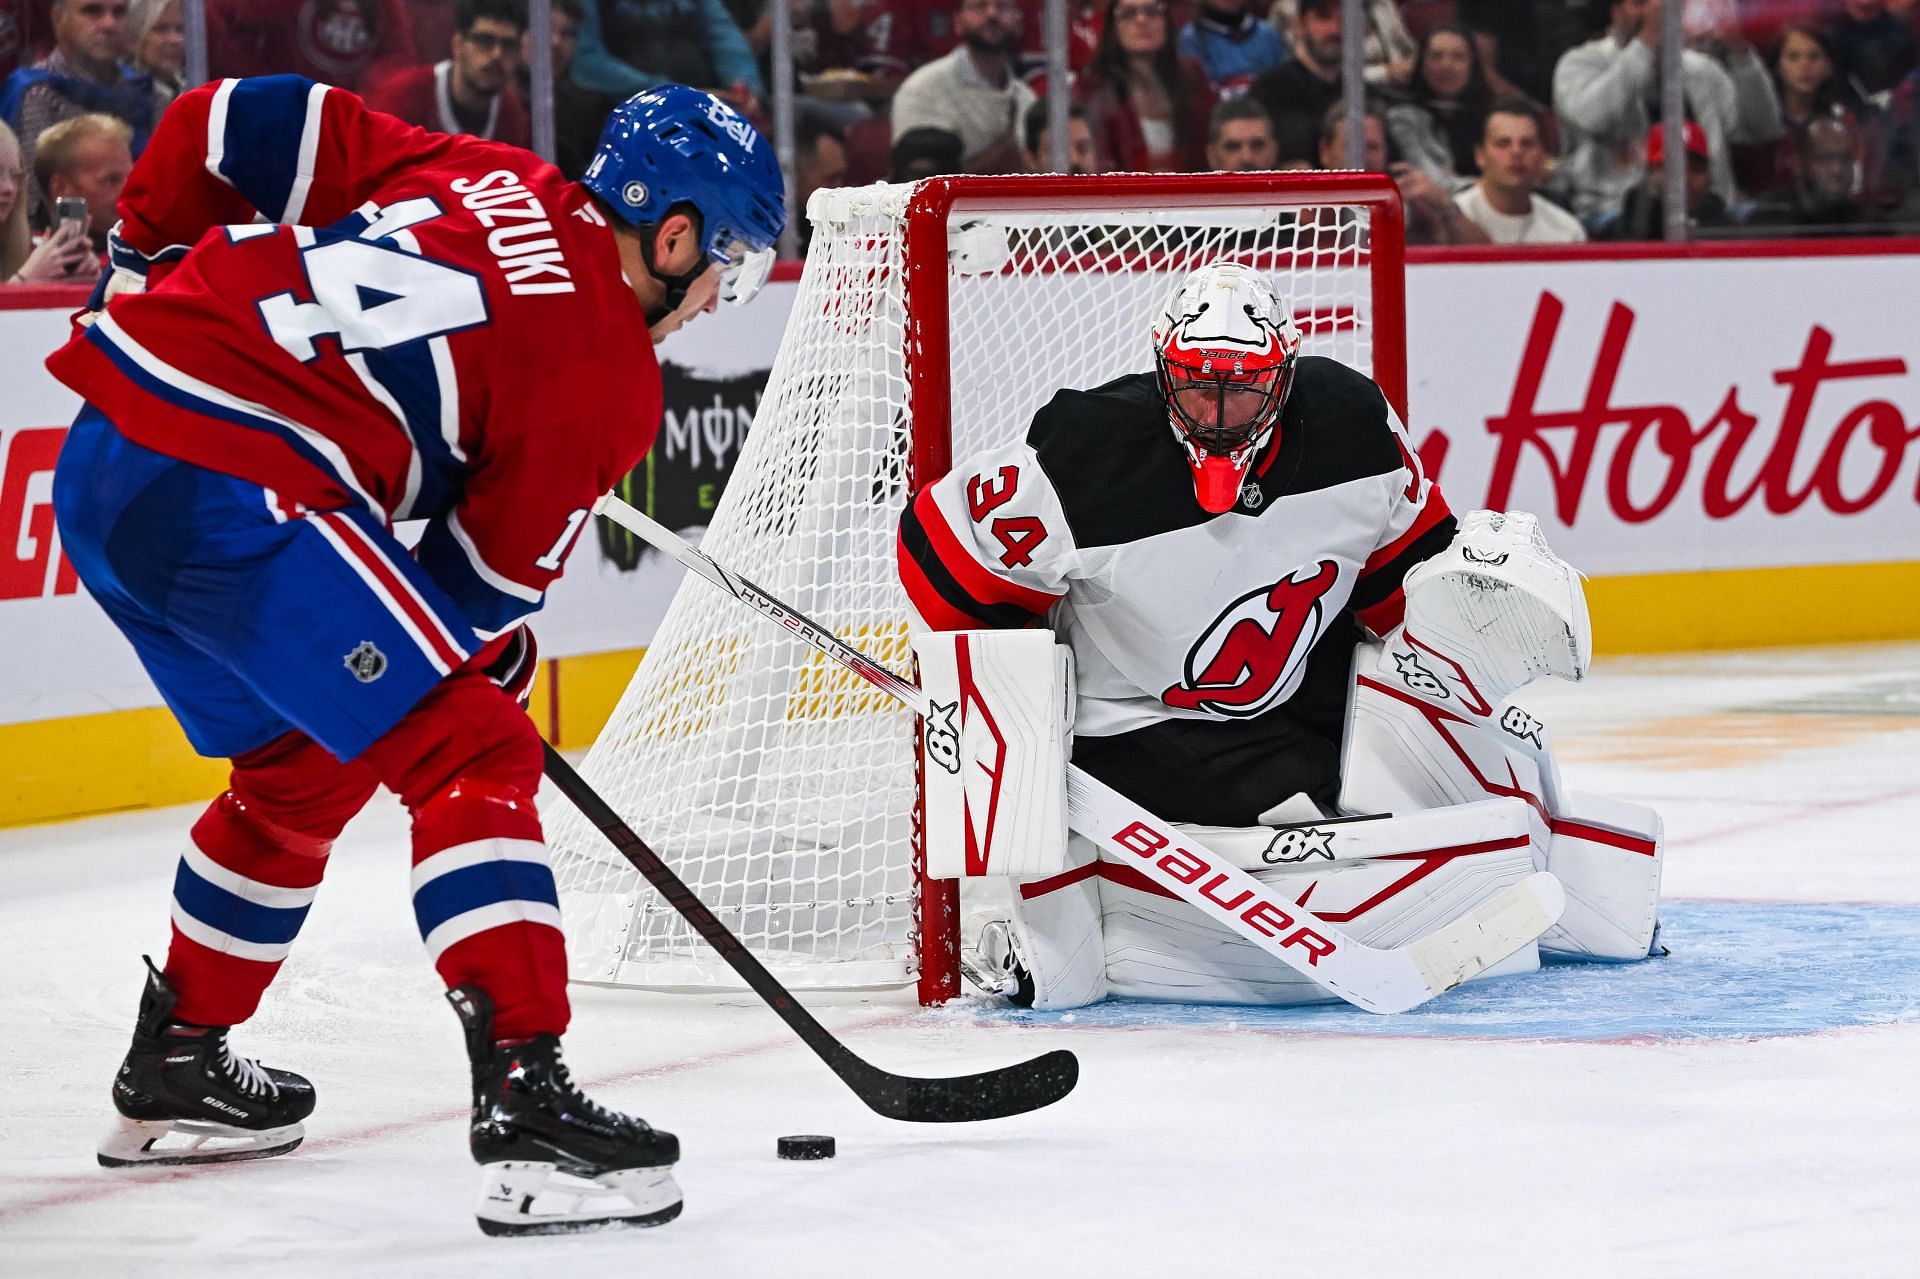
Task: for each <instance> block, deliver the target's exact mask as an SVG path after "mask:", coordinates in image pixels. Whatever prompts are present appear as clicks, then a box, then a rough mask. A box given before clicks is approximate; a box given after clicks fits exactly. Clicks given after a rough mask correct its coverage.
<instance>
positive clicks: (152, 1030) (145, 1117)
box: [97, 959, 313, 1168]
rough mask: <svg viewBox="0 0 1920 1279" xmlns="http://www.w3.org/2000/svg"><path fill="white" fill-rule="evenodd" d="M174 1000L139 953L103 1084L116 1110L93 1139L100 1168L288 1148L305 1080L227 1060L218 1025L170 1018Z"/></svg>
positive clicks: (221, 1158)
mask: <svg viewBox="0 0 1920 1279" xmlns="http://www.w3.org/2000/svg"><path fill="white" fill-rule="evenodd" d="M175 1003H176V997H175V994H174V990H173V987H172V986H171V985H169V984H168V983H167V979H166V978H165V977H164V976H162V975H161V973H160V970H159V969H157V968H155V967H154V966H153V961H152V960H151V959H149V960H148V961H147V988H146V990H145V992H144V993H143V994H142V995H141V998H140V1016H139V1020H138V1021H137V1022H136V1024H135V1027H134V1035H133V1046H132V1048H131V1049H130V1050H129V1051H128V1053H127V1057H126V1060H125V1061H123V1062H122V1063H121V1064H120V1073H119V1074H118V1075H116V1076H115V1077H114V1081H113V1105H114V1109H115V1110H118V1111H119V1112H120V1115H119V1119H118V1121H117V1122H116V1124H115V1125H114V1127H113V1129H112V1130H111V1131H110V1132H108V1133H107V1135H106V1137H105V1138H104V1139H103V1140H102V1141H101V1143H100V1147H99V1150H98V1152H97V1153H98V1156H99V1160H100V1165H101V1167H103V1168H128V1167H136V1166H143V1165H147V1164H200V1163H228V1162H231V1161H234V1160H239V1159H265V1158H268V1157H269V1156H272V1155H283V1154H285V1153H287V1152H288V1151H289V1150H292V1149H293V1148H294V1147H295V1146H298V1145H299V1144H300V1142H301V1140H302V1138H303V1137H304V1136H305V1135H306V1130H305V1129H304V1128H302V1127H301V1124H300V1121H301V1120H303V1119H305V1118H306V1117H307V1116H308V1115H309V1114H311V1113H313V1085H312V1084H310V1083H308V1082H307V1081H306V1080H305V1079H303V1078H301V1077H300V1076H299V1075H296V1074H294V1073H292V1072H291V1071H285V1070H274V1069H272V1068H270V1067H266V1066H262V1065H260V1064H259V1063H258V1062H255V1061H251V1060H249V1059H248V1058H245V1057H236V1056H234V1054H233V1050H232V1049H231V1048H229V1047H228V1046H227V1027H225V1026H196V1025H191V1024H188V1023H186V1022H176V1021H174V1020H172V1017H173V1009H174V1004H175Z"/></svg>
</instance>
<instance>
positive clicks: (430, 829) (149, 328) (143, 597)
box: [48, 76, 785, 1233]
mask: <svg viewBox="0 0 1920 1279" xmlns="http://www.w3.org/2000/svg"><path fill="white" fill-rule="evenodd" d="M120 211H121V224H120V226H119V228H118V229H117V231H116V234H115V236H114V239H113V244H112V261H113V264H114V268H113V271H112V272H111V274H110V276H109V277H108V278H106V279H103V281H102V287H101V289H100V290H98V291H97V293H96V302H95V307H96V310H95V312H94V314H93V315H92V316H91V317H90V318H91V322H90V323H87V324H85V325H84V327H83V328H82V329H81V330H80V331H79V332H78V333H77V334H76V336H75V338H74V340H73V341H71V342H70V343H69V344H68V345H67V346H66V347H64V348H63V349H61V350H60V351H59V352H57V353H56V354H55V355H54V356H53V357H52V358H51V359H50V360H49V361H48V364H49V367H50V368H51V369H52V370H53V372H54V373H55V374H56V376H58V377H59V378H60V379H61V380H62V381H63V382H65V383H66V384H67V385H69V386H71V387H72V388H74V389H75V390H76V391H78V392H79V393H80V394H81V395H82V396H83V397H84V398H85V400H86V406H85V408H84V409H83V410H82V412H81V414H80V416H79V418H78V420H77V421H76V422H75V424H74V427H73V429H72V431H71V432H70V433H69V436H68V439H67V443H66V446H65V449H64V451H63V453H62V455H61V459H60V463H59V467H58V470H57V472H56V474H55V486H54V504H55V510H56V513H57V515H58V518H59V523H60V530H61V534H62V538H63V541H64V545H65V548H66V551H67V553H68V555H69V556H70V557H71V558H72V560H73V562H74V565H75V567H76V569H77V570H78V571H79V574H80V576H81V578H82V580H83V581H84V582H85V583H86V585H87V587H88V589H89V591H90V592H91V593H92V594H93V596H94V597H95V598H96V599H97V600H98V601H99V603H100V604H101V606H102V607H103V608H104V609H105V610H106V611H107V613H108V614H109V615H110V616H111V617H112V618H113V620H114V621H115V623H116V624H117V625H118V626H119V627H120V629H121V630H122V631H123V632H124V633H125V634H126V636H127V637H128V639H129V640H130V641H131V642H132V643H133V645H134V647H135V649H136V650H137V651H138V653H139V655H140V657H141V659H142V661H143V663H144V664H145V666H146V668H147V670H148V672H149V673H150V674H151V676H152V677H153V679H154V682H155V684H156V685H157V686H158V687H159V689H160V691H161V693H162V695H163V696H164V697H165V698H166V700H167V703H168V705H169V706H170V707H171V708H172V709H173V711H174V712H175V714H176V715H177V716H178V718H179V719H180V722H181V724H182V726H183V727H184V728H185V730H186V733H187V735H188V738H189V740H191V741H192V743H193V745H194V746H195V748H196V749H198V750H199V751H200V752H201V753H202V754H206V755H210V756H217V757H227V758H231V759H232V761H233V771H232V775H231V781H230V784H229V787H228V789H227V791H226V793H224V794H223V795H221V796H220V797H219V798H218V799H217V800H215V801H214V802H213V804H212V805H211V806H210V807H209V808H208V809H207V811H206V813H205V814H203V815H202V816H201V818H200V819H199V821H198V822H197V823H196V824H195V825H194V828H193V833H192V837H191V839H190V841H189V843H188V846H187V848H186V851H185V853H184V855H183V856H182V858H181V861H180V865H179V869H178V872H177V874H176V878H175V881H174V893H173V905H172V919H173V939H172V945H171V949H170V950H169V952H168V956H167V962H166V965H165V967H164V969H153V968H152V967H151V965H149V967H150V975H149V979H148V984H147V988H146V993H145V996H144V998H143V1000H142V1004H141V1008H140V1014H139V1018H138V1021H137V1026H136V1031H135V1035H134V1041H133V1047H132V1050H131V1051H130V1052H129V1054H128V1056H127V1059H126V1062H125V1064H124V1065H123V1066H122V1067H121V1070H120V1073H119V1076H118V1078H117V1079H116V1080H115V1082H114V1088H113V1102H114V1105H115V1107H116V1109H117V1110H118V1112H119V1116H120V1119H119V1122H118V1125H117V1126H116V1128H115V1129H114V1130H113V1132H112V1133H111V1134H110V1135H109V1137H108V1138H107V1140H106V1141H105V1142H104V1143H103V1144H102V1146H101V1148H100V1162H101V1163H102V1164H106V1165H109V1166H121V1165H139V1164H145V1163H154V1162H173V1163H181V1162H199V1161H208V1160H222V1159H246V1158H259V1157H263V1156H266V1155H274V1154H280V1153H284V1152H285V1151H288V1150H291V1149H293V1148H294V1147H295V1146H296V1145H298V1144H299V1142H300V1140H301V1136H302V1128H301V1120H302V1119H304V1117H305V1116H306V1115H307V1114H308V1113H309V1112H310V1111H311V1109H312V1107H313V1102H314V1092H313V1088H312V1086H311V1085H310V1084H309V1083H308V1082H307V1081H306V1080H305V1079H303V1078H301V1077H300V1076H298V1075H295V1074H293V1073H291V1072H289V1071H284V1070H278V1069H269V1068H265V1067H262V1066H259V1065H258V1064H256V1063H254V1062H252V1061H250V1060H248V1059H246V1058H242V1057H237V1056H235V1055H233V1053H232V1051H231V1050H230V1049H229V1048H228V1045H227V1032H228V1029H229V1028H230V1027H232V1026H233V1025H235V1024H237V1023H239V1022H242V1021H245V1020H246V1019H247V1018H248V1017H249V1016H251V1015H252V1013H253V1012H254V1010H255V1008H256V1007H257V1005H258V1004H259V1001H260V999H261V997H262V995H263V994H264V992H265V990H266V988H267V986H268V984H269V983H270V982H271V981H272V980H273V977H274V974H275V973H276V972H277V971H278V969H279V967H280V964H281V961H282V960H283V959H284V957H285V956H286V954H287V951H288V949H289V947H290V946H291V945H292V943H293V941H294V939H295V936H296V934H297V933H298V931H299V928H300V925H301V922H302V921H303V919H304V917H305V915H306V913H307V910H308V907H309V904H310V903H311V902H312V900H313V897H314V894H315V892H316V891H317V889H318V887H319V885H320V882H321V879H322V876H323V875H324V873H325V869H326V865H327V855H328V850H329V848H330V846H331V844H332V841H333V840H334V838H335V837H336V836H337V835H338V834H339V832H340V830H341V829H342V827H343V826H344V825H345V824H346V822H347V821H348V819H350V818H351V817H352V816H353V815H354V814H355V813H356V812H358V811H359V809H360V808H361V806H362V805H363V804H365V802H366V801H367V799H368V798H369V797H370V796H371V794H372V793H373V791H374V790H375V789H376V787H378V786H380V785H385V786H387V787H388V788H389V789H391V790H393V791H394V792H395V793H396V794H397V795H398V796H399V797H400V799H401V800H402V802H403V803H404V804H405V805H406V806H407V808H408V810H409V811H410V812H411V814H412V818H413V875H412V896H413V906H414V912H415V916H416V918H417V921H418V924H419V928H420V933H421V936H422V938H423V940H424V941H425V943H426V947H427V950H428V952H429V954H430V956H431V957H432V959H433V961H434V964H435V965H436V967H437V968H438V970H439V972H440V974H441V976H442V978H443V979H444V980H445V981H446V983H447V985H448V987H449V988H450V990H449V998H450V999H451V1000H452V1002H453V1004H454V1007H455V1009H456V1011H457V1012H458V1013H459V1014H460V1016H461V1018H462V1020H463V1022H464V1024H465V1026H466V1032H467V1042H468V1047H469V1051H470V1055H471V1058H472V1066H473V1078H474V1090H475V1092H474V1122H473V1130H472V1135H471V1147H472V1150H473V1154H474V1157H475V1159H476V1160H477V1161H479V1162H480V1163H482V1164H483V1165H486V1167H487V1179H486V1184H485V1185H484V1186H483V1192H482V1200H481V1209H480V1216H481V1225H482V1227H483V1228H484V1229H486V1230H488V1232H489V1233H503V1232H519V1231H536V1230H550V1229H568V1228H579V1227H581V1226H583V1225H588V1224H596V1223H599V1222H603V1221H608V1220H615V1221H622V1222H626V1223H630V1224H654V1223H656V1222H660V1221H665V1220H668V1219H670V1218H671V1217H673V1216H675V1215H677V1213H678V1212H679V1209H680V1192H679V1190H678V1188H677V1187H676V1186H675V1185H674V1182H673V1177H672V1165H673V1163H674V1162H675V1160H676V1159H677V1158H678V1143H677V1142H676V1141H675V1139H674V1138H673V1136H672V1135H671V1134H669V1133H665V1132H660V1131H657V1130H654V1129H651V1128H649V1127H648V1126H647V1125H646V1124H645V1123H644V1122H643V1121H641V1120H639V1119H635V1118H631V1117H628V1116H624V1115H619V1114H615V1113H613V1112H610V1111H607V1110H605V1109H603V1108H601V1107H600V1106H598V1105H596V1104H595V1103H594V1102H592V1101H591V1100H590V1099H588V1098H586V1097H584V1096H583V1095H582V1094H581V1093H580V1092H579V1091H578V1090H577V1089H576V1088H575V1087H574V1086H573V1084H572V1083H571V1082H570V1081H569V1079H568V1076H567V1073H566V1067H565V1066H564V1064H563V1063H562V1061H561V1057H560V1040H559V1036H560V1035H561V1033H562V1032H563V1031H565V1029H566V1027H567V1020H568V1004H567V996H566V988H565V981H566V958H565V953H564V943H563V939H562V936H561V933H560V930H559V912H558V902H557V896H556V893H555V889H554V882H553V876H552V873H551V871H550V870H549V868H548V865H547V860H546V852H545V848H544V846H543V844H542V837H541V827H540V821H539V818H538V815H537V814H536V812H535V809H534V795H535V792H536V790H537V788H538V786H539V781H540V774H541V745H540V741H539V738H538V736H537V735H536V733H535V731H534V729H533V726H532V724H531V721H529V720H528V718H527V716H526V715H525V714H524V713H523V710H522V705H523V704H524V699H525V695H526V691H527V688H528V685H529V683H530V681H531V679H532V676H533V670H534V666H535V651H534V642H533V636H532V634H531V632H530V631H529V630H528V629H527V627H526V624H525V620H524V619H525V618H526V617H527V616H528V615H529V614H531V613H532V612H534V611H535V610H537V609H538V608H539V607H540V604H541V601H542V599H543V596H544V593H545V591H546V590H547V588H548V586H549V585H550V584H551V583H552V582H553V580H554V579H555V578H556V577H558V576H559V574H560V570H561V565H562V562H563V561H564V559H565V558H566V556H567V554H568V552H569V551H570V550H571V548H572V546H573V545H574V543H575V541H576V540H577V539H578V537H579V536H580V533H581V531H582V529H583V528H584V527H585V525H586V522H587V519H588V513H589V509H590V507H591V506H592V504H593V502H594V500H595V498H596V497H597V496H598V495H599V494H601V493H602V492H604V491H606V490H607V489H608V488H610V487H611V486H612V485H613V484H614V482H615V481H616V480H617V479H618V478H619V477H620V476H621V475H623V474H624V473H626V472H627V471H628V470H629V469H631V468H632V467H633V466H634V465H636V464H637V463H638V462H639V460H640V459H641V458H642V457H643V456H644V455H645V454H646V452H647V450H648V449H649V448H650V447H651V445H652V443H653V438H654V434H655V432H656V430H657V429H658V425H659V421H660V415H661V384H660V376H659V370H658V366H657V364H656V362H655V358H654V351H653V347H654V343H655V342H657V341H659V340H661V339H662V338H664V337H666V336H667V335H668V334H670V333H672V332H673V331H674V330H675V329H676V328H678V327H679V326H680V325H681V324H683V323H685V322H686V321H687V320H688V319H689V318H691V317H693V316H695V315H697V314H698V313H700V312H701V311H704V310H710V309H712V307H713V306H714V305H715V302H716V298H717V297H719V296H725V297H727V298H729V299H731V300H744V299H745V298H746V297H748V296H750V295H751V293H752V292H753V291H754V290H756V289H757V288H758V287H759V285H760V283H761V282H763V281H764V279H765V276H766V270H767V267H768V266H769V265H770V261H771V254H772V244H773V241H774V239H775V238H776V237H777V236H778V234H779V232H780V229H781V227H782V225H783V222H784V218H785V213H784V203H783V190H782V186H781V179H780V172H779V168H778V166H777V164H776V163H775V162H774V159H773V157H772V155H771V153H770V148H769V147H768V146H767V144H766V142H765V140H764V139H763V138H762V137H761V136H760V135H759V134H758V133H757V132H756V131H755V130H754V129H753V127H752V126H751V125H750V124H748V123H747V122H746V121H745V120H743V119H742V118H741V117H740V116H738V115H737V114H736V113H735V112H734V111H733V110H732V108H730V107H728V106H727V105H725V104H724V103H722V102H720V101H719V100H717V99H715V98H713V97H712V96H711V95H709V94H706V93H702V92H698V91H696V90H692V89H687V88H684V87H681V86H676V85H669V86H663V87H661V88H658V89H653V90H649V91H647V92H645V93H642V94H640V95H637V96H636V97H634V98H633V99H631V100H629V101H628V102H626V103H625V104H623V105H622V106H621V107H619V108H618V109H617V110H616V111H615V112H614V113H613V115H612V116H611V117H610V118H609V120H608V123H607V127H606V130H605V132H604V134H603V136H602V140H601V146H600V151H599V154H598V156H597V157H596V158H595V160H594V162H593V165H592V167H591V168H590V169H589V171H588V173H587V175H586V177H585V178H584V179H583V181H582V182H581V183H579V184H575V183H572V182H569V181H567V180H565V179H564V178H563V177H562V176H561V175H560V173H559V172H558V171H557V170H555V169H554V168H552V167H551V166H550V165H547V164H545V163H544V162H542V161H540V160H539V159H538V158H537V157H535V156H533V155H532V154H530V153H528V152H526V151H522V150H519V149H517V148H513V147H509V146H504V145H501V144H497V143H491V142H485V141H481V140H478V139H474V138H468V137H451V136H445V135H438V134H430V133H427V132H425V131H422V130H420V129H416V128H413V127H411V126H408V125H405V124H403V123H402V122H400V121H398V120H396V119H393V118H392V117H390V116H384V115H381V114H379V113H377V112H372V111H369V110H367V109H366V108H365V107H364V106H363V104H362V103H361V102H360V100H359V99H358V98H356V97H355V96H353V95H352V94H351V93H348V92H346V91H344V90H340V89H335V88H330V87H328V86H326V85H322V84H316V83H313V82H311V81H307V80H304V79H301V78H298V77H294V76H275V77H267V78H263V79H254V80H238V81H235V80H228V81H224V82H220V83H217V84H212V85H208V86H205V87H202V88H199V89H196V90H193V91H192V92H190V93H187V94H185V95H183V96H182V97H181V98H180V99H179V101H177V102H176V103H175V104H174V105H173V106H172V107H171V108H170V109H169V110H168V112H167V115H166V116H165V118H164V120H163V121H162V123H161V125H160V128H159V129H158V131H157V132H156V133H155V135H154V138H153V142H152V144H151V145H150V146H149V148H148V149H147V151H146V153H145V154H144V155H143V157H142V158H141V161H140V163H139V165H137V166H136V167H135V169H134V172H133V175H132V177H131V179H130V180H129V182H128V185H127V189H126V193H125V194H124V196H123V197H122V199H121V204H120ZM407 520H416V521H425V530H424V532H423V533H422V534H421V536H420V537H419V540H418V544H417V546H416V547H415V549H413V550H411V551H409V550H407V549H405V548H404V547H403V546H402V544H401V543H400V542H399V541H397V540H396V538H395V536H394V532H393V527H394V525H395V524H396V523H397V522H399V521H407ZM549 1176H558V1177H559V1178H560V1179H561V1181H560V1182H557V1183H555V1184H556V1185H559V1184H561V1183H564V1182H565V1181H566V1179H567V1178H573V1179H575V1180H576V1181H578V1180H580V1179H584V1180H585V1182H586V1183H589V1184H587V1185H586V1186H585V1189H587V1190H591V1191H593V1192H594V1194H595V1195H597V1196H598V1197H599V1198H600V1199H601V1200H603V1201H604V1200H606V1199H607V1198H608V1195H607V1193H606V1192H608V1191H611V1192H613V1199H614V1203H613V1206H612V1207H610V1208H606V1209H592V1210H587V1209H583V1208H579V1207H577V1206H566V1207H563V1208H562V1209H561V1210H559V1211H557V1212H555V1211H548V1210H547V1209H548V1208H550V1207H551V1205H552V1202H553V1200H554V1198H555V1197H556V1196H546V1197H544V1198H543V1196H542V1194H541V1189H542V1186H543V1185H544V1184H545V1183H546V1181H547V1178H548V1177H549ZM572 1189H573V1190H575V1191H578V1190H580V1189H581V1186H579V1185H573V1186H572ZM562 1202H563V1203H565V1204H567V1205H573V1204H574V1201H573V1200H570V1199H564V1198H563V1199H562Z"/></svg>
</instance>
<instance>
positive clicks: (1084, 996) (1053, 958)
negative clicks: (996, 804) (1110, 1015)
mask: <svg viewBox="0 0 1920 1279" xmlns="http://www.w3.org/2000/svg"><path fill="white" fill-rule="evenodd" d="M1099 851H1100V850H1099V848H1098V847H1097V846H1096V845H1095V844H1094V843H1093V842H1092V841H1091V840H1088V839H1085V838H1083V837H1082V836H1079V835H1074V836H1072V837H1071V839H1070V840H1069V841H1068V849H1067V857H1068V860H1069V861H1070V862H1071V863H1072V864H1071V865H1070V866H1069V867H1068V868H1067V869H1066V870H1064V871H1062V872H1061V873H1059V874H1057V875H1049V876H1045V877H1043V878H1039V879H1028V880H1022V881H1019V882H1017V883H1015V885H1014V892H1013V943H1014V950H1015V953H1016V954H1017V955H1018V956H1019V959H1020V962H1021V963H1022V964H1023V965H1024V966H1025V967H1026V969H1027V972H1028V973H1029V974H1030V975H1031V977H1032V979H1033V1006H1034V1007H1035V1008H1038V1009H1040V1010H1042V1011H1043V1012H1044V1011H1052V1010H1058V1009H1066V1008H1083V1007H1085V1006H1086V1005H1088V1004H1092V1003H1098V1002H1099V1001H1100V1000H1102V999H1105V998H1106V997H1107V964H1106V949H1105V943H1104V942H1103V940H1102V938H1101V927H1100V871H1101V867H1102V865H1104V864H1105V863H1102V862H1101V861H1100V860H1099Z"/></svg>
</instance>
